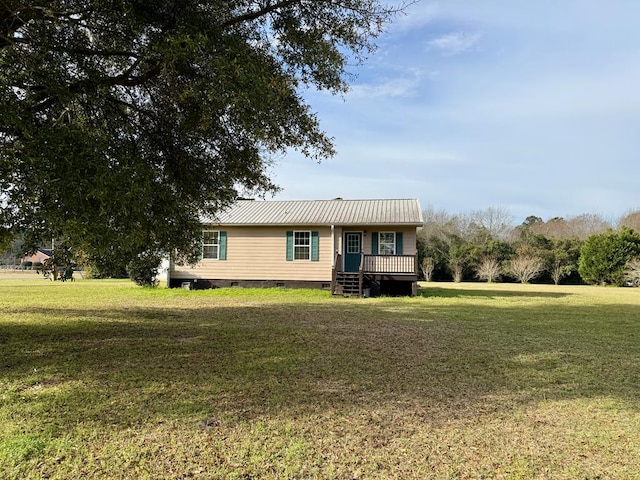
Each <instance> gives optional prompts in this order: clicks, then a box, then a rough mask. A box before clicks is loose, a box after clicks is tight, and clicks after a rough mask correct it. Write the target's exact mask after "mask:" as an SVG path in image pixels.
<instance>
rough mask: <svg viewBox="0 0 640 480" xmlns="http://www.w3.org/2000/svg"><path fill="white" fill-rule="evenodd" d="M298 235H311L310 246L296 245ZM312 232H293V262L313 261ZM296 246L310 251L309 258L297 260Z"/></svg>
mask: <svg viewBox="0 0 640 480" xmlns="http://www.w3.org/2000/svg"><path fill="white" fill-rule="evenodd" d="M296 233H307V234H309V244H308V245H298V244H296ZM311 235H312V234H311V230H294V231H293V247H292V248H293V252H292V253H293V261H294V262H310V261H311V242H312V239H311ZM296 246H297V247H305V248H308V249H309V255H308V257H309V258H296Z"/></svg>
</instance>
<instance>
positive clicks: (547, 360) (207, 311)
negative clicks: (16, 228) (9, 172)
mask: <svg viewBox="0 0 640 480" xmlns="http://www.w3.org/2000/svg"><path fill="white" fill-rule="evenodd" d="M420 293H421V296H419V297H416V298H376V299H372V298H369V299H354V298H351V299H349V298H341V297H331V295H329V294H328V293H327V292H323V291H311V290H299V291H295V290H277V289H274V290H250V289H247V290H242V289H220V290H211V291H186V290H180V289H175V290H166V289H156V290H150V289H142V288H138V287H135V286H134V285H133V284H131V283H130V282H128V281H89V280H86V281H76V282H73V283H64V284H54V283H51V282H46V281H44V280H41V279H36V280H0V478H9V479H22V478H30V479H36V478H38V479H41V478H49V479H69V478H88V479H100V478H137V479H144V478H149V479H159V478H166V479H183V478H197V479H209V478H220V479H223V478H224V479H243V480H248V479H294V478H297V479H302V478H319V479H331V478H336V479H356V478H362V479H368V478H385V479H414V478H415V479H424V478H513V479H516V478H522V479H529V478H553V479H558V478H560V479H561V478H566V479H575V478H578V479H582V480H584V479H590V480H595V479H606V478H640V462H638V458H640V402H639V400H640V328H639V327H640V290H638V289H622V288H618V289H616V288H601V287H555V286H548V285H538V286H535V285H528V286H527V285H525V286H522V285H513V284H495V285H488V284H462V285H454V284H437V283H436V284H433V283H432V284H428V285H426V287H425V288H424V289H422V290H421V292H420Z"/></svg>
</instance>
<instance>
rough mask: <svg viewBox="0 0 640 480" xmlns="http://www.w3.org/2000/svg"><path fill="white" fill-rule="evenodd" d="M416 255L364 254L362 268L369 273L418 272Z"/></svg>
mask: <svg viewBox="0 0 640 480" xmlns="http://www.w3.org/2000/svg"><path fill="white" fill-rule="evenodd" d="M416 265H417V258H416V255H363V258H362V262H361V269H362V270H363V271H364V272H367V273H406V274H413V275H415V274H417V267H416Z"/></svg>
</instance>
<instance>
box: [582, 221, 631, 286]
mask: <svg viewBox="0 0 640 480" xmlns="http://www.w3.org/2000/svg"><path fill="white" fill-rule="evenodd" d="M638 256H640V235H638V234H637V233H635V232H634V231H633V230H631V229H629V228H622V229H621V230H620V231H618V232H614V231H609V232H605V233H600V234H596V235H591V236H590V237H589V238H587V240H586V241H585V242H584V245H583V246H582V249H581V251H580V263H579V266H578V272H579V273H580V276H581V277H582V278H583V280H584V281H585V282H588V283H599V284H602V285H605V284H613V285H618V286H621V285H623V284H624V282H625V268H626V266H627V263H628V262H629V261H630V260H632V259H633V258H635V257H638Z"/></svg>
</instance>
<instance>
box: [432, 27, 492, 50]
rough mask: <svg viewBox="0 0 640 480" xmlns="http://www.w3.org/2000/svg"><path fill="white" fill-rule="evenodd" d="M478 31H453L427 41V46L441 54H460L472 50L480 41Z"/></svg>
mask: <svg viewBox="0 0 640 480" xmlns="http://www.w3.org/2000/svg"><path fill="white" fill-rule="evenodd" d="M481 37H482V35H480V34H479V33H469V32H453V33H447V34H446V35H441V36H439V37H436V38H434V39H432V40H429V41H428V42H427V48H429V49H430V50H437V51H438V52H440V53H441V54H442V55H447V56H452V55H460V54H462V53H466V52H468V51H470V50H472V49H473V48H474V47H475V46H476V44H477V43H478V42H479V41H480V38H481Z"/></svg>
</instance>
